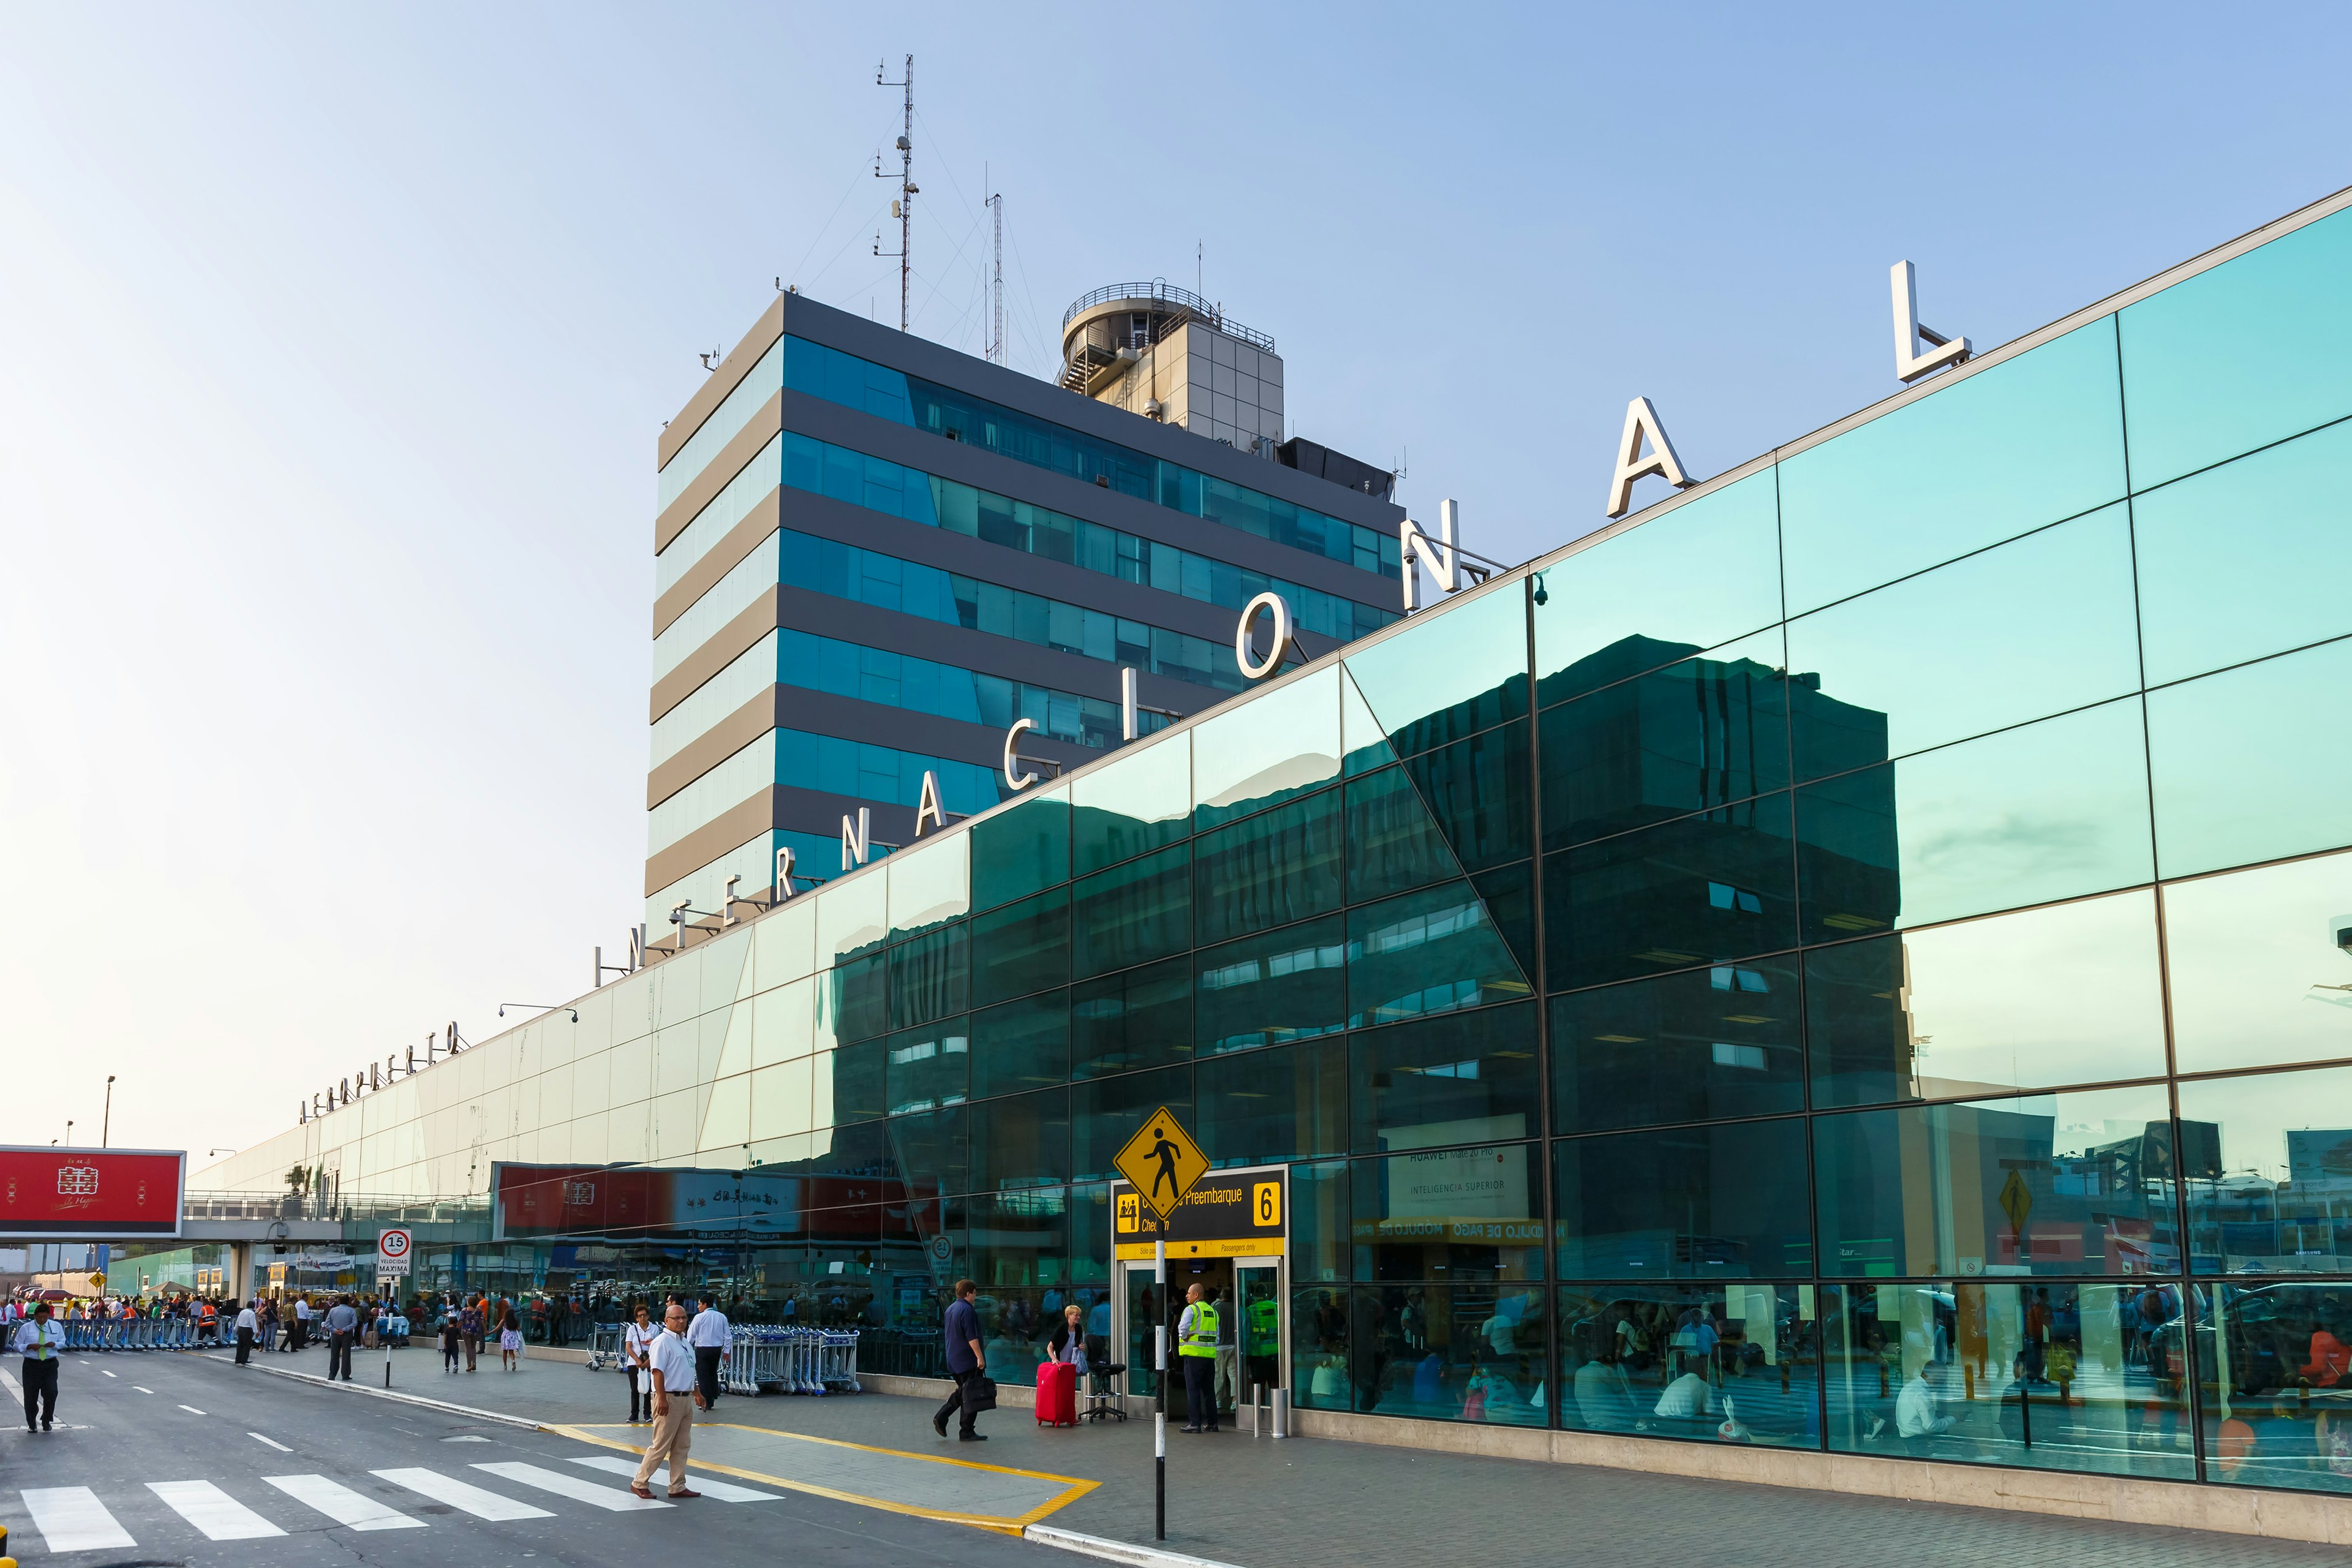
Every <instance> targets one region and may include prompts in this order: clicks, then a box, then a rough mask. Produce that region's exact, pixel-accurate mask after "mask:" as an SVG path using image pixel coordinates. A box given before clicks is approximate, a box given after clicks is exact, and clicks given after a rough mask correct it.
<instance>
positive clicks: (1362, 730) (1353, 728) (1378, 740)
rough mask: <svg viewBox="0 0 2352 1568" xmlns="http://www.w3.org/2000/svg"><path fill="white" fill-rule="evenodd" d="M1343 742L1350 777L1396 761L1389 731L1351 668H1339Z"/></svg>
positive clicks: (1343, 757) (1343, 758) (1345, 767)
mask: <svg viewBox="0 0 2352 1568" xmlns="http://www.w3.org/2000/svg"><path fill="white" fill-rule="evenodd" d="M1339 745H1340V748H1341V752H1342V755H1341V758H1340V763H1341V768H1342V771H1343V772H1345V773H1348V774H1349V776H1350V777H1352V776H1354V775H1355V774H1357V773H1367V772H1370V770H1371V769H1373V768H1377V767H1381V766H1383V765H1385V764H1387V763H1392V762H1395V761H1396V758H1397V752H1396V748H1395V747H1394V746H1391V745H1390V744H1389V732H1388V731H1387V730H1385V729H1383V728H1382V727H1381V721H1380V720H1379V718H1378V717H1376V716H1375V715H1374V714H1373V712H1372V705H1371V704H1370V703H1369V702H1367V701H1365V700H1364V694H1363V692H1362V691H1361V690H1360V689H1358V687H1357V685H1356V678H1355V677H1354V676H1352V675H1349V673H1348V667H1347V666H1346V665H1344V664H1343V665H1341V666H1340V667H1339Z"/></svg>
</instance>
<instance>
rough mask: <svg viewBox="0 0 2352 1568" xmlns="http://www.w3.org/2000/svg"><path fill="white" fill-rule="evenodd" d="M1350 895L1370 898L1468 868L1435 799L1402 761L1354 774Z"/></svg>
mask: <svg viewBox="0 0 2352 1568" xmlns="http://www.w3.org/2000/svg"><path fill="white" fill-rule="evenodd" d="M1347 812H1348V897H1349V899H1350V900H1353V901H1355V902H1357V903H1361V902H1363V901H1364V900H1368V899H1377V898H1381V897H1383V896H1385V895H1387V894H1390V893H1399V892H1402V891H1404V890H1405V889H1408V888H1418V887H1420V886H1422V885H1423V884H1424V883H1428V882H1434V881H1438V880H1440V879H1444V878H1447V877H1457V876H1460V875H1461V874H1462V866H1461V863H1460V862H1459V861H1457V860H1455V859H1454V850H1453V847H1452V846H1450V845H1449V844H1447V843H1446V841H1445V835H1444V833H1443V832H1441V831H1440V830H1439V828H1438V826H1437V819H1436V818H1435V817H1433V816H1430V814H1429V805H1428V803H1427V802H1426V801H1424V800H1423V798H1422V795H1421V791H1420V789H1419V788H1418V787H1417V786H1416V785H1415V784H1413V782H1412V777H1411V775H1409V774H1408V773H1406V772H1405V771H1404V769H1402V768H1401V767H1390V768H1382V769H1381V770H1380V771H1379V772H1378V773H1367V774H1366V775H1364V776H1363V777H1362V778H1357V779H1349V781H1348V788H1347Z"/></svg>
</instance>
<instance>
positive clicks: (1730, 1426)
mask: <svg viewBox="0 0 2352 1568" xmlns="http://www.w3.org/2000/svg"><path fill="white" fill-rule="evenodd" d="M1556 1294H1557V1295H1558V1297H1559V1381H1560V1386H1561V1392H1562V1394H1564V1395H1565V1397H1563V1398H1562V1399H1561V1400H1560V1401H1559V1421H1560V1425H1561V1426H1566V1427H1568V1428H1569V1429H1570V1430H1571V1431H1583V1432H1623V1433H1640V1434H1642V1435H1643V1436H1653V1437H1679V1438H1682V1439H1684V1440H1685V1441H1687V1442H1701V1443H1750V1444H1761V1445H1765V1446H1768V1447H1799V1448H1802V1447H1817V1446H1819V1444H1820V1442H1821V1415H1820V1409H1819V1406H1818V1405H1817V1404H1816V1401H1817V1400H1818V1399H1819V1398H1820V1395H1821V1324H1820V1322H1819V1321H1818V1320H1817V1319H1816V1317H1815V1315H1814V1309H1813V1300H1814V1298H1813V1288H1812V1287H1811V1285H1747V1284H1730V1285H1712V1284H1699V1283H1691V1284H1676V1283H1674V1282H1672V1281H1667V1280H1660V1281H1659V1282H1657V1283H1655V1284H1649V1283H1642V1284H1632V1285H1584V1286H1567V1285H1563V1286H1560V1287H1558V1288H1557V1290H1556Z"/></svg>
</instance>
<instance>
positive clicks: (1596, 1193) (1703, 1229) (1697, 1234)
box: [1552, 1116, 1813, 1279]
mask: <svg viewBox="0 0 2352 1568" xmlns="http://www.w3.org/2000/svg"><path fill="white" fill-rule="evenodd" d="M1552 1216H1553V1219H1552V1224H1553V1233H1552V1244H1553V1247H1554V1248H1555V1249H1556V1250H1555V1253H1554V1258H1555V1263H1554V1268H1555V1271H1556V1272H1557V1273H1558V1274H1559V1277H1560V1278H1561V1279H1775V1278H1780V1279H1785V1278H1787V1277H1788V1276H1790V1275H1792V1274H1793V1275H1809V1274H1811V1272H1812V1271H1813V1237H1812V1224H1811V1217H1810V1216H1809V1215H1807V1214H1806V1213H1805V1123H1804V1119H1803V1118H1801V1117H1793V1116H1792V1117H1784V1118H1782V1119H1781V1120H1780V1121H1724V1122H1717V1123H1715V1124H1713V1125H1711V1126H1704V1127H1675V1128H1666V1129H1663V1130H1654V1131H1646V1132H1614V1133H1609V1134H1607V1135H1604V1136H1601V1137H1596V1138H1570V1139H1568V1140H1565V1141H1563V1142H1559V1143H1556V1144H1554V1145H1553V1146H1552Z"/></svg>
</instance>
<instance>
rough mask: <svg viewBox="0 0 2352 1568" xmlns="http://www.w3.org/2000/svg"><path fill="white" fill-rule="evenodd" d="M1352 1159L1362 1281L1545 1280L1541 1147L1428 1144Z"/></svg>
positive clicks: (1357, 1248) (1357, 1262) (1358, 1260)
mask: <svg viewBox="0 0 2352 1568" xmlns="http://www.w3.org/2000/svg"><path fill="white" fill-rule="evenodd" d="M1542 1181H1543V1170H1542V1157H1541V1155H1540V1154H1539V1153H1538V1149H1537V1145H1535V1144H1533V1143H1496V1144H1488V1145H1486V1146H1485V1147H1482V1148H1475V1149H1446V1150H1442V1151H1440V1150H1422V1151H1418V1152H1413V1153H1410V1154H1392V1155H1390V1156H1388V1157H1386V1158H1384V1159H1376V1160H1359V1161H1357V1162H1356V1173H1355V1180H1354V1183H1353V1187H1354V1192H1355V1201H1356V1278H1357V1279H1542V1278H1543V1274H1544V1266H1543V1190H1542V1187H1541V1185H1540V1184H1541V1183H1542Z"/></svg>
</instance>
